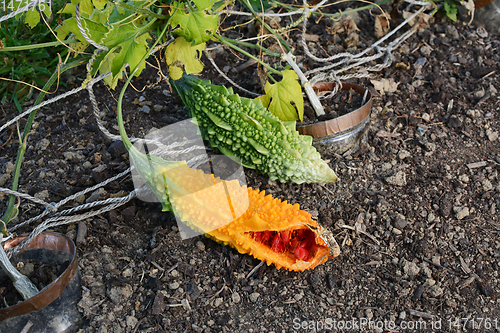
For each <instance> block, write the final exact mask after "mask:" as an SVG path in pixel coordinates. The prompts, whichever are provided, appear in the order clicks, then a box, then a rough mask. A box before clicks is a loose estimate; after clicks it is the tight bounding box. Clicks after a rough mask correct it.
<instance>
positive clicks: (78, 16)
mask: <svg viewBox="0 0 500 333" xmlns="http://www.w3.org/2000/svg"><path fill="white" fill-rule="evenodd" d="M80 3H81V2H79V3H78V4H77V5H76V8H75V18H76V25H77V26H78V30H80V33H81V34H82V36H83V38H85V40H86V41H87V42H89V43H90V44H92V45H94V46H95V47H96V48H98V49H99V50H102V51H108V50H109V49H108V47H107V46H104V45H100V44H98V43H96V42H94V41H93V40H92V39H90V37H89V36H88V35H87V32H86V31H85V29H83V26H82V22H81V20H80Z"/></svg>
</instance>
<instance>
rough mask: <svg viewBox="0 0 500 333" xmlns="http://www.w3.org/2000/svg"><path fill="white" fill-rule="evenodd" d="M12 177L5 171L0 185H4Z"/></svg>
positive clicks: (0, 176)
mask: <svg viewBox="0 0 500 333" xmlns="http://www.w3.org/2000/svg"><path fill="white" fill-rule="evenodd" d="M9 179H10V175H9V174H7V173H3V174H1V175H0V186H4V185H5V184H6V183H7V181H8V180H9Z"/></svg>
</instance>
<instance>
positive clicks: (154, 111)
mask: <svg viewBox="0 0 500 333" xmlns="http://www.w3.org/2000/svg"><path fill="white" fill-rule="evenodd" d="M362 19H363V20H364V22H372V21H370V17H369V15H368V14H366V15H365V14H363V15H362ZM299 27H300V26H299ZM311 29H312V30H311V31H313V32H310V33H311V34H318V35H320V37H321V36H325V39H324V40H325V41H330V44H329V47H326V48H325V47H323V45H322V47H319V46H318V45H316V44H315V43H312V42H310V45H311V47H312V48H313V51H314V52H317V53H318V54H321V55H323V56H324V55H325V54H324V52H325V50H326V51H328V52H329V53H336V52H339V50H342V51H344V50H345V48H346V47H347V48H349V47H353V46H352V45H346V44H345V43H344V42H343V41H342V38H344V37H345V36H344V35H342V34H339V36H337V37H335V36H330V35H328V33H327V32H324V31H323V28H322V27H321V26H318V27H314V25H312V26H311ZM360 29H361V31H360V32H359V43H358V44H357V46H355V47H357V48H358V50H362V49H364V48H366V47H367V46H368V45H371V43H373V42H374V41H375V40H376V39H375V37H374V36H373V28H371V26H370V27H369V26H368V23H367V26H360ZM480 35H483V34H482V31H481V33H480V34H478V30H477V27H475V26H472V25H470V26H469V25H465V24H462V23H461V22H459V23H456V24H455V23H452V22H450V21H449V20H446V19H440V18H438V19H436V20H435V21H434V22H432V23H431V24H430V26H427V27H425V28H423V29H421V30H420V31H419V32H418V33H416V34H414V35H413V36H412V37H410V38H409V39H408V40H407V41H406V42H404V43H403V44H402V45H401V46H400V47H399V48H397V49H396V50H394V52H393V55H394V57H395V61H394V63H393V64H392V65H391V66H390V67H389V68H386V69H384V70H382V71H381V72H379V73H377V74H376V75H375V77H374V78H373V79H381V78H393V79H394V80H395V81H396V82H398V83H399V86H398V89H397V91H395V92H393V93H385V94H379V93H377V92H376V91H375V90H374V89H373V87H372V85H371V83H370V81H369V80H353V81H352V82H353V83H357V84H359V85H361V86H365V87H369V88H370V89H371V91H372V93H373V94H374V95H375V96H374V106H373V112H372V118H371V124H370V130H369V134H368V142H367V143H366V144H365V145H363V146H362V147H361V149H360V150H359V151H358V152H356V153H348V154H345V155H343V156H340V155H336V154H329V155H325V156H323V158H324V159H325V160H326V161H327V162H328V163H329V164H330V166H331V167H332V168H333V169H334V170H335V171H336V173H337V174H338V176H339V178H340V181H339V182H338V183H336V184H328V185H317V184H305V185H294V184H280V183H278V182H275V181H269V180H268V179H267V178H266V177H263V176H261V175H257V174H256V173H255V172H254V171H252V170H246V177H247V182H248V184H249V185H250V186H252V187H254V188H259V189H261V190H266V192H267V193H270V194H272V195H273V196H275V197H277V198H280V199H282V200H287V201H288V202H290V203H299V204H300V206H301V208H302V209H305V210H306V211H308V212H310V213H311V214H312V216H313V217H314V218H315V219H317V220H318V222H319V223H320V224H322V225H323V226H325V227H327V228H329V229H330V230H332V231H333V233H334V235H335V237H336V239H337V241H338V242H339V244H340V246H341V249H342V253H341V255H340V256H339V257H337V258H335V259H334V260H330V261H328V262H326V263H325V264H323V265H321V266H318V267H317V268H315V269H314V270H311V271H306V272H288V271H284V270H279V271H278V270H276V268H275V267H274V266H269V267H268V266H266V265H263V266H261V267H259V268H258V269H257V270H256V271H255V272H253V274H250V272H252V271H253V270H254V268H255V267H256V266H257V265H258V264H259V261H258V260H255V259H254V258H252V257H251V256H249V255H246V254H239V253H237V252H236V251H235V250H234V249H232V248H229V247H227V246H223V245H221V244H218V243H216V242H214V241H212V240H209V239H206V238H203V237H197V238H193V239H189V240H184V241H183V240H181V238H180V237H179V233H178V228H177V224H176V221H175V218H174V216H173V215H172V214H171V213H168V212H167V213H162V212H161V207H160V205H159V204H157V203H147V202H142V201H140V200H135V201H132V202H131V203H129V204H127V205H126V206H123V207H120V208H118V209H116V210H113V211H111V212H109V213H106V214H103V215H102V216H98V217H95V218H91V219H87V220H85V221H84V223H85V225H86V226H87V228H88V233H87V234H86V237H84V241H83V242H80V243H79V244H78V256H79V266H80V269H81V272H82V281H83V290H84V291H83V298H82V300H81V302H80V303H79V308H80V309H81V312H82V313H83V315H84V316H85V318H86V322H85V324H84V325H83V326H82V327H81V332H102V333H104V332H113V333H118V332H295V331H301V332H314V331H316V332H326V331H330V330H329V329H328V328H329V327H331V326H329V324H328V323H330V324H332V325H333V322H334V321H335V323H336V325H340V323H342V325H344V326H343V327H352V325H359V324H362V323H365V324H366V325H365V326H363V328H364V329H365V331H370V332H383V331H385V332H388V331H390V332H405V331H415V330H416V331H420V332H431V331H434V332H436V331H437V332H441V331H442V332H498V331H499V330H500V322H499V321H500V310H499V308H500V299H499V298H498V291H499V290H500V275H499V272H500V234H499V233H500V220H499V217H498V210H499V209H500V176H499V173H500V141H499V139H498V134H499V132H500V121H499V119H500V98H499V96H500V94H499V92H498V91H499V90H500V78H499V76H498V73H499V72H500V67H499V64H500V55H499V54H500V52H499V49H500V38H499V35H498V34H495V33H493V32H491V31H490V32H489V35H488V36H486V37H484V36H483V37H481V36H480ZM326 37H328V38H326ZM296 46H297V47H296V50H297V51H298V52H300V49H301V48H300V46H299V44H298V43H297V45H296ZM214 57H215V59H216V61H217V62H218V63H219V65H220V67H221V68H222V69H224V68H225V71H226V72H227V73H228V75H229V76H231V77H232V78H233V79H234V80H236V81H237V82H238V83H239V84H241V85H242V86H244V87H245V88H248V89H251V90H254V91H260V90H259V89H260V88H259V87H260V83H259V79H258V77H257V75H255V72H256V71H255V66H253V67H249V68H247V69H245V70H243V71H240V72H238V71H236V70H235V69H234V68H236V67H237V66H239V65H241V64H242V63H244V62H245V60H243V59H242V60H239V59H237V58H234V57H233V56H232V55H231V53H230V52H214ZM423 57H425V58H426V62H425V64H424V66H423V67H421V68H417V67H415V66H414V64H415V62H416V61H417V59H419V58H423ZM298 60H299V61H302V60H300V59H298ZM398 63H404V64H406V65H407V69H404V68H402V67H401V66H396V64H398ZM206 64H207V66H206V70H205V74H204V77H206V78H210V79H212V80H213V82H214V83H217V84H221V83H225V82H224V81H223V79H222V78H220V77H218V76H217V74H216V72H215V70H214V69H213V68H212V67H211V66H210V64H209V63H208V61H206ZM303 65H304V66H305V67H307V66H310V65H311V64H309V63H308V61H307V60H304V61H303ZM226 66H227V67H226ZM305 67H304V68H305ZM155 73H156V70H154V69H151V68H150V69H149V70H147V71H146V72H145V73H143V75H142V76H141V77H140V78H138V79H137V80H134V86H135V87H137V88H138V89H140V88H142V87H145V86H146V85H148V84H152V83H154V82H155V77H156V74H155ZM72 75H73V76H72V77H71V80H73V82H76V83H77V84H79V83H81V82H82V81H83V79H84V78H85V76H84V75H83V74H81V73H77V72H75V73H73V74H72ZM71 80H70V81H71ZM68 88H72V86H69V87H68ZM95 89H96V94H97V97H98V101H99V106H100V109H101V111H102V112H104V113H106V114H107V115H105V116H104V118H103V119H104V120H105V121H106V122H107V123H106V127H107V128H108V129H109V130H110V131H112V132H114V133H117V131H116V120H115V112H114V110H115V107H116V98H117V96H118V92H117V91H109V90H108V89H107V88H106V87H104V86H103V85H102V84H98V85H96V87H95ZM338 104H339V105H340V104H341V101H340V100H339V102H338ZM155 105H157V106H156V107H155ZM144 106H147V107H148V108H149V110H150V111H149V113H148V114H146V113H144V112H142V111H141V109H142V110H147V108H144ZM124 108H125V125H126V127H127V131H128V133H129V134H130V135H131V136H134V137H144V136H145V135H146V134H147V133H148V132H149V131H150V129H151V128H153V127H155V128H162V127H164V126H167V125H170V124H172V123H175V122H177V121H179V120H183V119H186V117H187V113H186V111H185V110H184V109H183V107H182V104H181V102H180V100H179V99H178V98H177V97H175V96H174V95H173V94H172V93H171V92H170V90H169V86H168V84H167V83H166V82H163V81H162V82H161V83H160V84H159V85H156V86H154V87H152V88H147V89H145V90H144V91H142V92H137V91H135V90H133V89H131V88H129V90H128V91H127V93H126V96H125V100H124ZM3 109H4V111H5V112H6V114H7V118H9V119H10V118H11V117H13V116H14V115H15V112H14V111H13V108H8V107H5V106H4V107H3ZM36 122H37V127H36V129H35V130H34V132H33V134H31V135H30V137H29V141H28V150H27V152H26V156H25V162H24V164H23V167H22V175H21V182H20V189H21V191H24V192H27V193H29V194H32V195H36V196H38V197H40V198H43V199H44V200H45V201H47V202H57V201H60V200H62V199H63V198H65V197H66V196H68V195H70V194H73V193H76V192H77V191H80V190H82V189H84V188H87V187H89V186H92V185H94V184H96V183H99V182H101V181H102V180H104V179H107V178H109V177H111V176H114V175H116V174H118V173H119V172H121V171H123V170H124V169H126V168H127V167H128V166H129V162H128V158H127V154H126V151H125V150H124V148H123V145H121V144H120V143H118V142H111V141H110V140H108V139H106V138H105V137H104V136H103V135H102V134H101V133H100V131H99V130H98V128H97V126H96V123H95V119H94V118H93V116H92V112H91V105H90V101H89V99H88V96H87V95H86V94H85V93H80V94H78V95H73V96H71V97H69V98H68V99H66V100H63V101H61V102H59V103H57V104H54V105H51V106H50V107H45V108H43V109H42V110H41V111H40V112H39V113H38V115H37V118H36ZM11 132H12V134H13V135H11ZM15 133H16V128H15V127H13V128H11V129H10V130H7V131H6V132H5V133H2V136H1V137H0V140H1V143H0V145H1V146H2V148H1V156H2V161H1V163H2V165H3V166H2V169H1V170H2V172H4V174H7V175H8V174H9V170H10V165H9V163H8V162H12V163H14V161H15V156H16V151H17V147H18V143H17V141H16V138H17V136H16V134H15ZM44 140H47V141H44ZM7 177H8V176H7ZM7 179H9V178H7ZM9 185H10V183H9V182H7V184H6V186H9ZM132 189H133V185H132V182H131V180H130V179H129V178H126V179H122V180H119V181H114V182H112V183H110V184H108V185H107V186H105V187H104V191H101V192H95V193H92V194H89V195H87V196H85V197H83V198H79V199H78V203H71V204H68V206H67V207H65V208H69V207H71V206H72V205H75V206H76V205H78V204H79V203H82V202H85V201H92V200H96V199H105V198H108V197H112V196H117V195H123V194H124V193H126V192H127V191H130V190H132ZM123 191H125V192H123ZM5 199H6V197H5V196H4V198H3V203H4V202H5V201H6V200H5ZM41 211H42V208H40V206H36V205H33V204H31V203H29V202H27V201H24V200H23V201H22V203H21V206H20V214H19V216H20V218H19V221H22V220H25V219H27V218H29V217H31V216H34V215H36V214H38V213H40V212H41ZM14 224H15V222H14V223H13V224H12V225H14ZM346 225H347V226H351V227H353V226H356V228H357V230H360V231H363V232H364V233H361V232H354V231H352V230H351V229H348V228H346V227H345V226H346ZM58 230H59V231H62V232H65V233H67V234H68V235H70V236H71V237H76V234H77V228H76V225H70V226H67V227H66V226H65V227H60V228H59V229H58ZM367 235H369V236H367ZM369 322H370V323H372V324H371V325H372V326H370V327H369V326H368V323H369ZM384 323H387V324H386V326H384ZM325 324H326V325H327V326H325ZM346 325H351V326H346ZM375 325H376V326H375ZM387 325H390V326H387ZM393 325H394V326H393ZM417 325H419V326H417ZM438 325H440V326H438ZM374 326H375V327H374ZM336 327H337V328H338V327H340V326H336ZM354 327H356V326H354ZM412 328H413V330H412ZM417 328H418V329H417ZM353 331H356V329H354V330H353Z"/></svg>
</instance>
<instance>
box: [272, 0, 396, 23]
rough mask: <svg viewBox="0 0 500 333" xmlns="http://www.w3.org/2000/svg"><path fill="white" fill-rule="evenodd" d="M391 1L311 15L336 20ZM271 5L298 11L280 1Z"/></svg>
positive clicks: (384, 0) (385, 0)
mask: <svg viewBox="0 0 500 333" xmlns="http://www.w3.org/2000/svg"><path fill="white" fill-rule="evenodd" d="M391 1H392V0H382V1H380V2H379V3H377V4H373V5H367V6H363V7H359V8H353V9H349V10H346V11H343V12H341V13H333V14H329V13H322V12H319V11H314V12H310V14H312V15H319V16H324V17H330V18H333V19H335V18H337V17H339V16H342V15H349V14H352V13H356V12H359V11H362V10H365V9H371V8H374V7H377V6H380V5H383V4H385V3H388V2H391ZM271 4H272V5H276V6H279V7H283V8H286V9H289V10H291V11H296V10H297V8H296V7H293V6H290V5H287V4H285V3H281V2H278V1H276V2H275V1H273V2H271ZM297 15H298V14H297Z"/></svg>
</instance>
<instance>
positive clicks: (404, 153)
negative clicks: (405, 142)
mask: <svg viewBox="0 0 500 333" xmlns="http://www.w3.org/2000/svg"><path fill="white" fill-rule="evenodd" d="M410 156H411V154H410V152H409V151H407V150H404V149H402V150H400V151H399V153H398V158H399V159H400V160H404V159H405V158H407V157H410Z"/></svg>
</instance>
